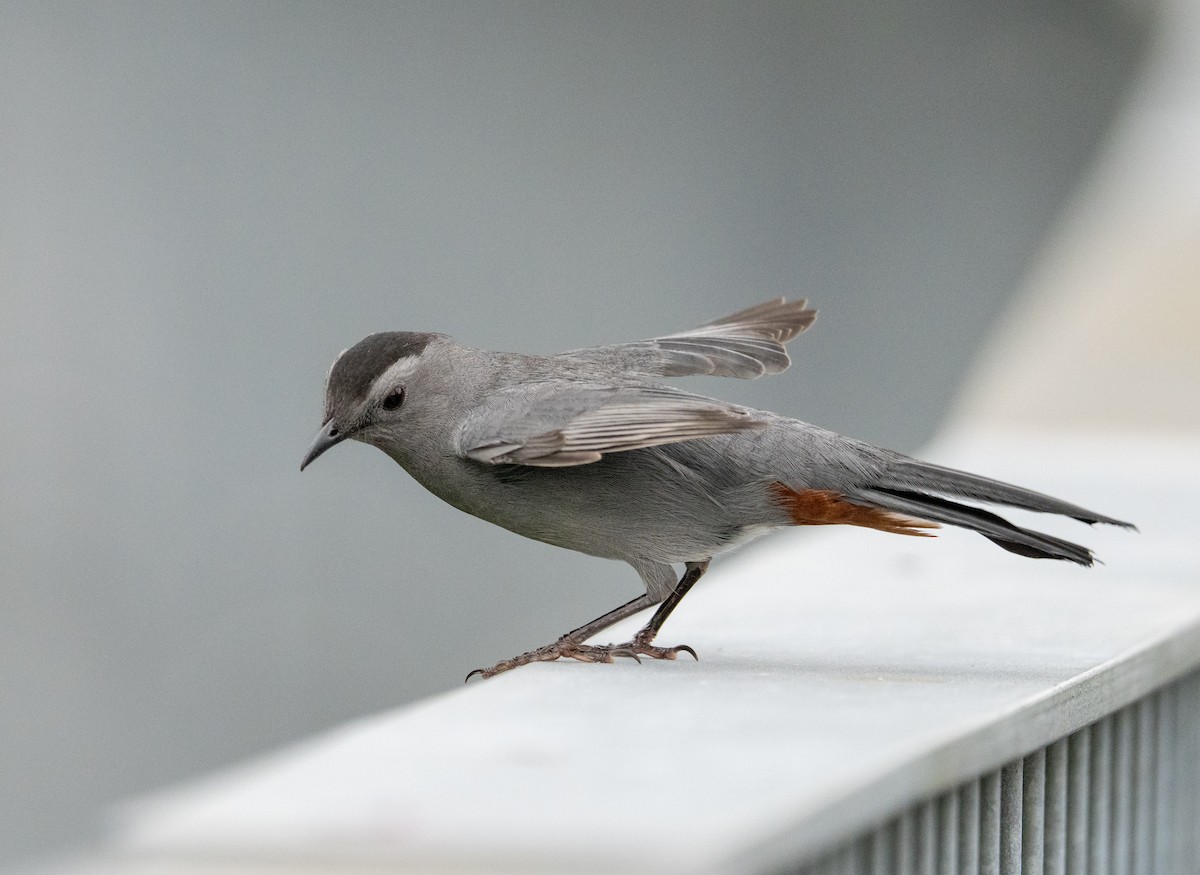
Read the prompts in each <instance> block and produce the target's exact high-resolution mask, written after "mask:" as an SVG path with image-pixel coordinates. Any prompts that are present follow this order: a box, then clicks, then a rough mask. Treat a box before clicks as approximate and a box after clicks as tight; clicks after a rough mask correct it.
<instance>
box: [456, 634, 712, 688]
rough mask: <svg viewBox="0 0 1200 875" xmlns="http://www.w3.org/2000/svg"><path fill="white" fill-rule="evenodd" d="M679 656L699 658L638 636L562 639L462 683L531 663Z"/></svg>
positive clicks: (477, 672)
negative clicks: (604, 640)
mask: <svg viewBox="0 0 1200 875" xmlns="http://www.w3.org/2000/svg"><path fill="white" fill-rule="evenodd" d="M680 653H687V654H689V655H690V656H691V657H692V659H694V660H696V661H697V662H699V661H700V657H698V656H696V651H695V650H693V649H692V648H691V647H689V646H688V645H686V644H680V645H678V646H676V647H656V646H655V645H653V644H651V643H650V642H649V641H647V640H643V639H641V638H640V637H639V636H634V639H633V640H632V641H627V642H626V643H624V644H580V643H579V642H578V641H574V640H572V639H570V638H567V637H566V636H563V637H562V638H559V639H558V640H557V641H555V642H554V643H553V644H547V645H546V646H545V647H539V648H537V650H529V651H526V652H525V653H522V654H521V655H520V656H514V657H513V658H512V659H503V660H501V661H500V662H498V663H496V664H495V665H493V666H492V667H491V668H477V669H475V670H474V671H473V672H471V673H470V674H468V675H467V676H466V678H465V679H464V680H463V683H466V682H467V681H469V680H471V678H473V677H475V676H476V675H479V676H480V677H481V678H484V679H485V680H486V679H487V678H491V677H495V676H496V675H498V674H500V673H501V672H506V671H509V670H510V669H514V668H518V667H520V666H522V665H528V664H529V663H531V662H553V661H554V660H556V659H563V658H566V659H574V660H578V661H579V662H607V663H611V662H614V661H615V657H618V656H625V657H629V658H630V659H632V660H633V661H634V662H637V663H639V664H640V663H641V661H642V659H641V658H642V657H643V656H648V657H650V658H651V659H676V658H677V657H678V655H679V654H680Z"/></svg>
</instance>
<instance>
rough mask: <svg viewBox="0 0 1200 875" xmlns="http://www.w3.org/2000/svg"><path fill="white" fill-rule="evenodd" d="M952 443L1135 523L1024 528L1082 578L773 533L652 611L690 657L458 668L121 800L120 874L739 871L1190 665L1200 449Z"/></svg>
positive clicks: (1198, 608)
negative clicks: (141, 870) (424, 697)
mask: <svg viewBox="0 0 1200 875" xmlns="http://www.w3.org/2000/svg"><path fill="white" fill-rule="evenodd" d="M966 446H969V447H971V451H970V452H967V451H965V450H964V449H963V448H964V447H966ZM943 449H944V452H937V451H935V452H933V453H931V454H926V456H927V457H928V458H933V459H935V460H937V461H942V462H947V463H952V464H958V465H961V466H964V467H970V468H971V469H973V470H977V471H979V472H980V473H985V474H989V475H993V476H998V477H1001V478H1004V479H1012V480H1015V481H1016V482H1019V483H1022V484H1024V485H1028V486H1032V487H1034V488H1037V489H1041V490H1044V491H1047V492H1050V493H1052V494H1057V495H1060V496H1062V497H1064V498H1067V499H1068V500H1073V501H1077V502H1079V503H1081V504H1083V505H1085V506H1087V507H1090V508H1093V509H1095V510H1098V511H1100V512H1103V513H1109V514H1113V515H1116V516H1119V517H1124V518H1128V519H1131V520H1133V521H1134V522H1136V523H1138V524H1139V525H1140V526H1141V529H1142V531H1141V534H1133V533H1129V532H1124V531H1120V530H1117V529H1113V528H1106V527H1096V528H1094V529H1088V528H1087V527H1085V526H1083V525H1081V524H1077V523H1074V522H1073V521H1060V520H1050V519H1047V518H1044V517H1037V516H1034V515H1019V516H1020V518H1021V520H1022V521H1024V522H1026V523H1038V524H1042V527H1043V528H1044V529H1046V530H1051V531H1054V532H1057V533H1059V534H1062V535H1063V536H1065V537H1069V538H1073V539H1076V540H1079V541H1080V542H1082V543H1085V544H1088V545H1089V546H1092V547H1093V548H1095V549H1096V551H1097V554H1098V556H1099V557H1100V558H1101V559H1103V560H1104V561H1105V563H1107V564H1105V565H1103V566H1097V567H1096V568H1094V569H1091V570H1087V569H1082V568H1077V567H1074V566H1071V565H1068V564H1066V563H1059V562H1047V561H1033V560H1028V559H1023V558H1021V557H1017V556H1013V555H1011V554H1008V553H1005V552H1003V551H1001V550H999V549H998V548H996V547H994V546H993V545H991V544H989V543H988V542H987V541H985V540H984V539H982V538H980V537H978V536H975V535H972V534H969V533H961V532H945V533H944V534H943V535H942V536H941V537H940V538H938V539H937V540H924V539H916V538H903V537H898V536H890V535H883V534H880V533H877V532H872V531H860V530H833V531H823V532H816V533H813V532H806V533H803V534H800V533H796V534H792V533H788V534H784V535H778V536H775V537H774V538H772V539H770V540H768V541H766V542H763V543H761V544H760V545H759V546H757V547H755V548H752V549H750V550H747V551H746V552H745V553H743V554H741V555H740V556H735V557H730V558H727V559H726V560H724V561H723V562H720V561H719V562H717V563H714V566H713V570H712V571H711V572H710V574H709V575H708V576H707V577H706V578H705V579H704V581H702V582H701V584H700V585H699V586H698V587H697V589H696V590H694V591H693V593H692V594H691V595H689V596H688V598H687V599H686V600H685V601H684V603H683V604H682V606H681V607H680V609H679V610H678V611H677V612H676V614H675V615H674V616H673V617H672V619H671V620H670V621H669V622H668V623H667V625H666V628H665V630H664V632H663V634H662V636H661V640H662V642H663V643H666V644H675V643H687V644H691V645H692V646H693V647H695V648H696V650H697V652H698V653H699V654H700V662H699V663H694V662H692V661H691V660H689V659H684V660H682V661H679V662H661V663H653V662H647V663H646V664H643V665H637V664H635V663H632V662H627V661H625V662H621V663H619V664H616V665H582V664H576V663H556V664H542V665H534V666H529V667H526V668H522V669H520V670H517V671H515V672H512V673H509V674H507V675H502V676H500V677H498V678H496V679H494V680H491V681H486V682H480V683H472V684H470V685H467V686H464V687H463V688H462V689H459V690H455V691H453V692H450V693H448V694H446V695H443V696H440V697H437V698H435V699H432V700H429V701H427V702H424V703H422V704H419V705H417V706H415V707H409V708H405V709H402V710H399V711H397V712H394V713H389V714H384V715H380V716H377V717H373V718H370V719H367V720H363V721H361V722H359V723H357V724H353V725H350V726H347V727H344V728H342V729H339V730H338V731H335V732H332V733H330V734H328V735H326V736H323V737H321V738H317V739H314V740H313V741H311V742H309V743H306V744H304V745H301V746H299V747H296V748H294V749H291V750H288V751H285V752H283V753H280V754H278V755H276V756H273V757H270V758H267V759H264V760H261V761H258V762H253V763H250V764H248V765H246V766H244V767H241V768H239V769H236V770H233V771H231V772H229V773H227V774H223V775H219V776H216V777H214V778H212V779H210V780H207V781H203V782H200V783H198V784H195V785H192V786H188V787H184V788H182V789H180V790H178V791H174V792H171V793H168V794H164V795H161V796H159V797H157V798H153V799H150V800H146V801H143V802H141V803H139V804H137V805H134V806H132V807H130V808H129V809H128V810H127V811H126V812H125V817H124V820H123V824H124V826H123V829H122V831H121V835H120V837H119V839H118V841H117V842H116V843H115V845H114V846H113V853H114V859H116V860H119V861H120V863H119V866H120V868H121V869H122V870H123V871H135V870H136V869H137V866H138V864H139V863H141V864H143V865H144V866H152V867H153V868H154V869H155V871H160V870H161V871H167V870H168V869H169V867H168V866H167V863H168V862H173V863H175V864H177V865H178V866H179V871H190V870H191V869H192V868H193V867H194V868H196V869H197V870H203V871H212V870H214V869H217V868H218V863H219V862H221V861H223V862H225V863H226V864H228V866H229V870H230V871H234V870H236V871H239V872H251V871H277V870H276V869H275V867H274V865H271V864H285V868H286V864H293V865H295V867H296V868H297V869H298V870H300V869H302V870H303V871H320V872H325V871H350V870H351V867H352V866H354V865H355V864H358V865H359V866H361V868H362V869H363V870H367V871H399V872H408V871H430V870H437V871H513V872H536V871H572V872H608V871H621V872H681V873H682V872H689V873H691V872H702V871H744V870H748V869H751V868H756V867H758V866H760V865H763V864H770V863H778V862H779V861H780V860H788V859H793V860H794V859H797V858H799V857H800V856H803V855H805V854H808V853H811V852H813V851H814V850H815V849H818V848H819V847H820V845H821V844H822V843H823V842H826V841H828V840H830V839H835V838H838V837H842V836H845V835H848V834H850V833H851V832H852V831H854V830H856V829H858V828H859V827H861V826H865V825H867V824H868V823H870V822H872V820H873V819H878V818H881V817H883V816H886V814H887V813H888V811H890V810H892V809H893V807H895V806H896V805H899V804H902V803H903V801H904V800H908V801H911V799H912V797H913V795H914V794H923V793H928V792H933V791H934V790H936V789H940V788H942V787H945V786H949V785H952V784H954V783H957V782H958V781H959V780H961V779H964V778H967V777H971V776H972V775H973V774H974V773H976V772H978V771H982V770H983V769H985V768H992V767H995V766H997V765H999V764H1000V763H1002V762H1004V761H1006V760H1007V759H1009V758H1011V757H1013V756H1016V755H1019V754H1021V753H1023V752H1024V750H1025V749H1027V748H1029V747H1033V746H1037V745H1040V744H1042V743H1045V742H1046V741H1049V740H1050V739H1051V738H1053V737H1056V735H1059V734H1062V733H1064V732H1067V731H1070V730H1072V729H1074V728H1075V727H1076V726H1077V725H1079V724H1081V723H1083V722H1087V721H1089V720H1091V719H1095V717H1097V716H1099V715H1100V714H1101V713H1104V712H1105V711H1108V710H1111V708H1113V707H1116V706H1118V705H1119V704H1123V702H1124V701H1128V700H1129V699H1131V698H1133V697H1135V696H1136V695H1138V694H1139V693H1140V692H1143V691H1144V689H1137V687H1138V686H1139V685H1142V686H1143V687H1144V684H1145V683H1147V682H1148V681H1150V682H1152V681H1154V680H1165V679H1167V678H1168V677H1170V676H1173V675H1177V674H1178V673H1180V672H1181V671H1182V670H1184V669H1185V668H1187V667H1190V666H1192V665H1195V664H1197V663H1198V662H1200V651H1198V650H1197V644H1196V642H1197V630H1200V547H1198V545H1197V540H1198V539H1197V538H1196V535H1195V520H1196V518H1197V514H1196V511H1197V510H1200V507H1198V504H1200V503H1198V501H1197V498H1196V496H1197V494H1200V469H1198V466H1197V462H1196V459H1197V458H1200V454H1198V451H1200V445H1197V444H1196V443H1187V442H1178V443H1154V442H1149V441H1146V440H1141V441H1136V442H1135V441H1132V440H1120V439H1111V440H1097V439H1090V440H1072V439H1067V438H1058V439H1049V438H1045V439H1041V440H1035V439H1031V438H1024V439H1021V440H1017V439H1015V438H1014V439H1008V440H1001V439H992V440H990V441H981V440H978V439H965V438H964V439H963V440H962V441H960V442H957V443H956V444H955V445H944V446H943ZM1013 516H1014V518H1016V517H1017V516H1018V515H1016V514H1014V515H1013ZM614 570H615V569H614ZM585 619H587V618H582V617H581V618H580V621H581V622H582V621H583V620H585ZM642 619H643V618H642V617H638V618H635V619H634V621H633V622H630V623H626V624H625V626H624V627H622V628H620V629H618V630H617V631H616V632H614V634H613V636H612V638H613V639H614V640H620V639H621V638H622V637H623V635H624V633H625V632H628V631H631V630H632V629H633V628H635V627H636V626H637V625H639V621H641V620H642ZM561 631H562V630H559V629H547V630H546V636H545V637H546V639H547V640H550V639H551V638H553V637H554V636H555V635H556V634H558V633H559V632H561ZM604 637H607V636H604ZM1172 641H1173V642H1174V643H1167V644H1164V642H1172ZM529 643H530V645H531V646H532V645H536V644H541V643H544V642H541V641H531V642H529ZM1138 653H1141V654H1142V656H1141V657H1140V658H1131V657H1134V656H1135V655H1136V654H1138ZM508 655H510V654H499V653H498V654H496V657H497V658H500V657H503V656H508ZM1098 667H1099V668H1098ZM462 668H463V673H464V674H465V673H466V671H467V670H469V669H471V668H474V666H470V665H464V666H463V667H462ZM1089 673H1090V674H1089ZM1041 736H1045V737H1041ZM288 871H290V869H289V870H288Z"/></svg>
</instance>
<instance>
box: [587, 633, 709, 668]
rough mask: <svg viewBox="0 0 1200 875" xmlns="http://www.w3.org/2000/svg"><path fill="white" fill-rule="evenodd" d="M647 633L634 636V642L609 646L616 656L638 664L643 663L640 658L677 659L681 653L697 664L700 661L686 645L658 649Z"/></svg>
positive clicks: (694, 652)
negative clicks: (628, 658)
mask: <svg viewBox="0 0 1200 875" xmlns="http://www.w3.org/2000/svg"><path fill="white" fill-rule="evenodd" d="M645 632H646V630H645V629H643V630H642V631H641V632H638V633H637V634H636V635H634V636H633V640H632V641H628V642H626V643H625V644H609V645H608V646H609V647H611V648H612V653H613V655H614V656H628V657H630V658H632V659H634V660H636V661H638V662H641V661H642V660H641V659H640V657H643V656H648V657H650V658H651V659H677V658H678V657H679V654H681V653H686V654H688V655H690V656H691V657H692V659H694V660H696V661H697V662H699V661H700V657H698V656H697V655H696V651H694V650H692V648H690V647H688V646H687V645H686V644H679V645H676V646H675V647H658V646H657V645H654V644H651V643H650V642H651V641H653V640H654V636H653V635H647V634H645Z"/></svg>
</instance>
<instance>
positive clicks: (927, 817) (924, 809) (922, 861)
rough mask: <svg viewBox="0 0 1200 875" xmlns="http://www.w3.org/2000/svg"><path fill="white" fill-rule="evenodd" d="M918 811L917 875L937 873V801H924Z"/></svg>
mask: <svg viewBox="0 0 1200 875" xmlns="http://www.w3.org/2000/svg"><path fill="white" fill-rule="evenodd" d="M916 813H917V829H916V833H917V865H916V871H917V875H937V858H938V855H937V803H936V802H934V801H933V800H932V799H931V800H929V801H928V802H922V803H921V805H920V806H919V807H918V808H917V812H916Z"/></svg>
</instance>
